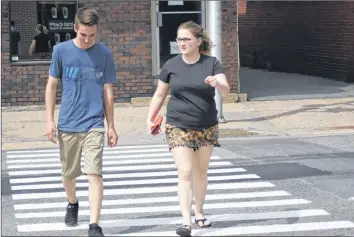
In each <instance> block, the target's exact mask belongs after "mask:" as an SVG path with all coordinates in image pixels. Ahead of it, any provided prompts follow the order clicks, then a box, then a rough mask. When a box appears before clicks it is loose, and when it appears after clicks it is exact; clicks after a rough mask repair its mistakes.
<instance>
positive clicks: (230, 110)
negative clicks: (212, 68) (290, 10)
mask: <svg viewBox="0 0 354 237" xmlns="http://www.w3.org/2000/svg"><path fill="white" fill-rule="evenodd" d="M165 109H166V108H165V107H163V109H162V111H161V113H162V114H164V113H165ZM147 112H148V107H147V106H146V105H145V106H140V107H132V106H131V105H130V104H117V105H116V108H115V125H116V128H117V130H118V132H119V136H120V141H124V142H136V143H137V144H139V143H140V141H152V142H153V141H163V140H164V139H165V136H164V134H161V135H159V136H156V137H152V136H150V135H149V134H148V133H147V130H146V126H145V120H146V115H147ZM223 112H224V116H225V119H226V120H227V122H226V123H221V124H220V135H221V137H231V136H257V135H262V136H264V135H273V136H274V135H287V136H301V135H309V136H319V135H333V134H345V133H354V130H353V129H354V113H353V112H354V98H337V99H335V98H334V99H308V100H288V101H251V102H240V103H225V104H224V105H223ZM57 114H58V111H57V110H56V112H55V115H56V118H57ZM162 132H164V131H162ZM44 133H45V112H44V111H43V110H39V111H7V110H6V109H5V110H3V112H2V138H1V139H2V150H9V149H29V148H36V147H41V148H43V147H55V146H57V145H55V144H51V143H50V142H48V141H47V140H46V136H44Z"/></svg>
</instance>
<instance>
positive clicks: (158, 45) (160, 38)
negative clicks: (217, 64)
mask: <svg viewBox="0 0 354 237" xmlns="http://www.w3.org/2000/svg"><path fill="white" fill-rule="evenodd" d="M152 11H153V14H156V17H153V22H152V23H153V26H154V25H155V26H156V28H155V29H153V31H155V32H153V34H155V35H156V38H155V40H154V36H153V51H154V52H153V59H154V60H153V61H154V63H153V71H154V78H155V79H158V74H159V71H160V69H161V67H162V66H163V65H164V64H165V62H166V61H167V60H168V59H170V58H173V57H174V56H176V55H177V54H179V50H178V47H177V44H176V37H177V28H178V26H179V25H180V24H181V23H183V22H186V21H190V20H192V21H195V22H196V23H198V24H200V25H201V26H202V27H204V28H205V2H203V1H156V2H153V9H152Z"/></svg>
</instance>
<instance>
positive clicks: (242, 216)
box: [17, 209, 329, 235]
mask: <svg viewBox="0 0 354 237" xmlns="http://www.w3.org/2000/svg"><path fill="white" fill-rule="evenodd" d="M325 215H329V213H328V212H326V211H324V210H321V209H309V210H296V211H279V212H261V213H239V214H223V215H213V216H210V217H208V219H209V220H210V221H211V222H219V221H225V220H227V221H246V220H268V219H269V220H271V219H281V218H301V217H308V216H325ZM180 224H182V219H181V217H170V218H146V219H131V220H101V221H100V226H101V227H102V228H117V227H128V226H154V225H180ZM80 229H81V230H82V229H87V223H82V224H79V225H78V226H76V227H67V226H65V224H64V223H63V222H57V223H38V224H26V225H18V226H17V230H18V232H34V231H40V232H42V231H59V230H80ZM192 234H193V235H194V230H193V233H192Z"/></svg>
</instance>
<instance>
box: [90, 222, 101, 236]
mask: <svg viewBox="0 0 354 237" xmlns="http://www.w3.org/2000/svg"><path fill="white" fill-rule="evenodd" d="M88 236H104V235H103V234H102V228H101V227H100V226H99V225H97V224H90V225H89V230H88Z"/></svg>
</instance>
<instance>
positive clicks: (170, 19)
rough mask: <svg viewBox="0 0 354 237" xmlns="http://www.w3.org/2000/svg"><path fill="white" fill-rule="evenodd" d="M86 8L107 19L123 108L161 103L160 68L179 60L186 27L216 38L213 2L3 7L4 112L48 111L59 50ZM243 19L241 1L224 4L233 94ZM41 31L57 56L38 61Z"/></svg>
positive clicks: (104, 29)
mask: <svg viewBox="0 0 354 237" xmlns="http://www.w3.org/2000/svg"><path fill="white" fill-rule="evenodd" d="M82 6H89V7H94V8H96V9H97V10H98V12H99V13H100V24H99V36H98V38H97V41H100V42H102V43H103V44H105V45H107V46H108V47H109V48H110V49H111V50H112V52H113V55H114V59H115V64H116V68H117V82H116V83H115V91H114V93H115V100H116V101H115V102H130V101H131V99H132V98H137V97H151V96H152V95H153V93H154V90H155V86H156V82H157V80H158V77H159V70H160V68H161V67H162V66H163V64H164V63H165V62H166V60H168V59H169V58H171V57H174V56H175V55H176V54H178V50H177V49H176V43H175V38H176V31H177V27H178V25H179V24H181V23H182V22H184V21H188V20H194V21H196V22H197V23H199V24H201V25H202V26H203V27H204V28H205V29H206V30H208V29H207V27H206V26H207V24H206V19H207V17H208V16H207V8H208V4H207V1H100V2H98V1H92V0H89V1H79V2H75V1H2V2H1V13H2V14H1V33H2V36H1V40H2V45H1V59H2V62H1V64H2V65H1V66H2V67H1V79H2V80H1V87H2V98H1V103H2V106H19V105H21V106H23V105H43V104H44V94H45V86H46V81H47V78H48V68H49V64H50V61H51V53H50V52H51V49H52V48H53V47H54V46H55V45H56V44H58V43H60V42H63V41H65V40H69V39H72V38H74V37H75V32H74V31H73V22H74V15H75V13H76V10H77V8H78V7H82ZM236 12H237V8H236V1H222V42H223V43H222V63H223V65H224V67H225V69H226V75H227V77H228V79H229V84H230V86H231V92H232V93H236V92H237V91H238V87H239V85H238V83H237V82H238V78H237V77H238V75H237V71H238V68H237V67H238V62H237V58H238V51H237V45H236V44H237V40H236V37H237V32H236V31H237V28H236V25H237V24H236V21H237V14H236ZM39 24H40V25H42V28H43V26H44V29H45V31H46V32H45V33H46V35H47V37H48V39H49V42H50V43H49V52H36V53H32V54H31V52H30V46H31V43H32V40H33V38H34V37H39V36H38V35H39V34H40V33H39V31H36V27H37V26H38V25H39ZM44 48H47V47H46V46H45V47H44ZM44 51H48V50H47V49H45V50H44ZM60 88H61V86H60V85H59V88H58V96H57V103H60V97H61V90H60Z"/></svg>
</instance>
